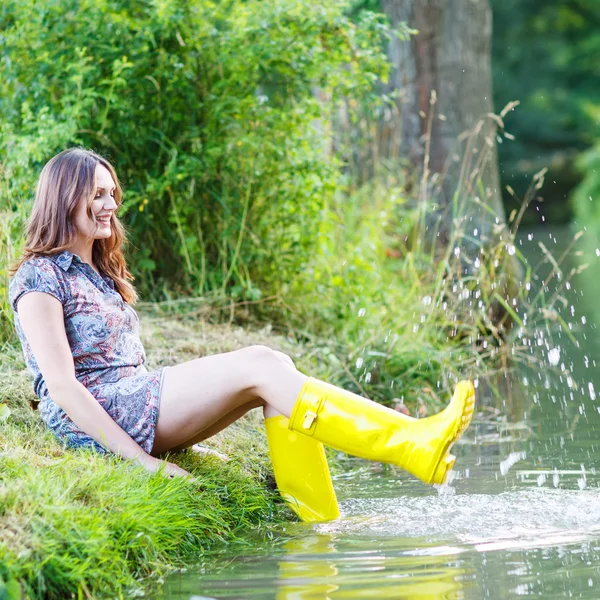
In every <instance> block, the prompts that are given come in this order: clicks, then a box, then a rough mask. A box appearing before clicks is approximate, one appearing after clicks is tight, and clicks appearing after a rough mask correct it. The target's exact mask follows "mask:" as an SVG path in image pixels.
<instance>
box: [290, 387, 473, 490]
mask: <svg viewBox="0 0 600 600" xmlns="http://www.w3.org/2000/svg"><path fill="white" fill-rule="evenodd" d="M474 405H475V389H474V388H473V384H472V382H470V381H461V382H459V383H458V384H457V385H456V388H455V391H454V396H453V397H452V400H451V401H450V404H449V405H448V406H447V407H446V408H445V409H444V410H443V411H442V412H440V413H438V414H437V415H434V416H432V417H427V418H424V419H413V418H412V417H408V416H406V415H403V414H401V413H399V412H396V411H395V410H392V409H391V408H386V407H385V406H382V405H381V404H377V403H376V402H372V401H371V400H367V399H366V398H362V397H361V396H357V395H356V394H353V393H352V392H348V391H346V390H343V389H341V388H338V387H336V386H333V385H330V384H328V383H325V382H323V381H319V380H318V379H313V378H309V379H308V380H307V381H306V383H305V384H304V387H303V388H302V390H301V391H300V394H299V395H298V399H297V400H296V404H295V405H294V409H293V411H292V414H291V416H290V422H289V427H290V429H292V430H294V431H299V432H302V433H304V434H305V435H309V436H312V437H313V438H314V439H315V440H319V441H320V442H323V443H324V444H327V445H328V446H332V447H333V448H337V449H338V450H342V451H343V452H347V453H348V454H353V455H355V456H359V457H361V458H367V459H370V460H376V461H381V462H387V463H391V464H394V465H397V466H399V467H402V468H403V469H405V470H406V471H408V472H409V473H412V474H413V475H415V476H416V477H418V478H419V479H421V480H422V481H424V482H425V483H444V482H445V481H446V477H447V474H448V472H449V471H450V470H451V469H452V467H453V466H454V460H455V457H454V456H453V455H452V454H450V453H449V450H450V447H451V446H452V444H454V442H456V440H457V439H458V438H459V437H460V436H461V434H462V433H463V431H464V430H465V429H466V428H467V427H468V426H469V423H470V422H471V418H472V416H473V408H474Z"/></svg>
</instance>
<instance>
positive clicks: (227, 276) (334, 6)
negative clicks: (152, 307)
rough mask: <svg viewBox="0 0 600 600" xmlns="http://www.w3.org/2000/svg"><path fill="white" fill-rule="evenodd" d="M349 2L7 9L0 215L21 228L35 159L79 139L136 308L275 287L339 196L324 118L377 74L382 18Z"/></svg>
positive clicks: (16, 4) (105, 2)
mask: <svg viewBox="0 0 600 600" xmlns="http://www.w3.org/2000/svg"><path fill="white" fill-rule="evenodd" d="M345 7H346V2H345V1H343V0H336V1H334V2H328V3H326V4H323V3H322V2H317V1H316V0H275V1H274V2H268V3H265V2H260V1H259V0H251V1H241V0H229V1H227V2H213V1H210V0H193V1H191V2H179V1H176V0H164V1H161V2H151V3H148V2H141V1H134V2H127V3H123V2H116V1H110V0H84V1H83V2H82V1H79V0H67V1H65V2H55V1H53V0H44V1H43V2H39V1H38V0H35V1H34V0H25V1H21V0H19V1H16V0H11V1H8V2H5V3H3V5H2V7H1V8H0V30H2V31H3V34H2V37H1V38H0V60H1V61H2V70H3V77H2V79H1V80H0V127H1V130H0V138H1V140H2V142H1V144H0V164H2V165H3V170H2V183H3V185H2V188H1V190H2V191H1V192H0V209H1V210H2V211H4V212H8V213H11V214H17V215H19V216H20V221H21V222H22V220H23V217H24V215H25V214H27V212H28V210H29V207H30V204H31V197H32V191H33V187H32V186H33V184H34V181H35V178H36V176H37V174H38V172H39V168H40V166H41V165H42V163H43V162H44V161H45V160H47V159H48V158H50V156H52V155H53V154H54V153H56V152H57V151H59V150H61V149H63V148H65V147H67V146H69V145H72V144H82V145H84V146H87V147H91V148H93V149H95V150H97V151H100V152H101V153H103V154H105V155H107V156H108V158H109V159H111V160H112V161H113V162H114V163H115V164H116V167H117V171H118V173H120V176H121V178H122V180H123V182H124V184H125V188H126V190H127V193H126V196H125V201H124V204H123V207H122V209H121V216H122V218H123V220H124V222H125V224H126V226H127V227H128V230H129V232H130V239H131V249H130V252H129V257H130V260H131V263H132V267H133V270H134V272H135V274H136V276H137V285H138V286H139V287H140V288H141V291H142V292H143V294H144V295H145V296H146V297H154V298H157V297H161V296H162V297H164V296H165V295H170V294H175V295H179V294H180V293H181V292H185V293H194V294H202V293H205V292H208V291H214V290H218V289H221V290H225V291H227V292H228V293H230V294H232V295H233V296H234V297H247V298H250V299H256V298H259V297H260V296H261V295H263V294H266V293H272V292H274V291H278V290H279V287H280V282H281V281H284V280H288V279H290V278H292V277H293V276H294V275H295V274H296V273H298V272H299V271H301V270H302V268H303V266H304V265H305V264H306V262H307V260H308V259H309V258H310V255H311V249H312V247H313V245H314V232H315V229H316V227H317V223H318V220H319V215H320V211H321V209H322V207H323V204H324V202H326V200H327V198H328V197H330V196H331V194H332V193H333V190H334V189H335V188H336V187H338V186H339V185H341V184H342V179H341V171H340V169H339V168H338V164H337V162H336V159H335V157H333V156H331V155H330V154H328V152H327V148H326V143H325V137H326V136H324V130H325V129H326V127H327V122H328V111H330V110H332V106H334V104H335V101H336V98H338V97H339V96H340V95H342V94H343V95H356V96H359V97H361V96H364V95H368V94H369V93H370V91H371V89H372V87H373V84H374V82H375V81H376V80H377V78H378V77H380V76H385V71H386V62H385V57H384V55H383V54H382V53H381V50H380V46H381V44H380V41H381V39H382V38H383V37H384V36H385V35H386V34H387V33H386V32H387V30H386V28H385V26H384V24H383V20H382V18H380V17H376V16H374V15H373V14H369V13H364V14H363V16H362V17H361V18H360V19H359V20H358V21H356V22H354V23H353V22H351V21H350V20H349V19H348V18H347V17H346V16H345V15H344V9H345ZM321 95H326V96H327V97H328V98H330V99H331V102H329V103H325V102H321V101H320V96H321ZM167 289H168V291H167Z"/></svg>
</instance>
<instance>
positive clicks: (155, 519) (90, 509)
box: [0, 315, 319, 598]
mask: <svg viewBox="0 0 600 600" xmlns="http://www.w3.org/2000/svg"><path fill="white" fill-rule="evenodd" d="M142 332H143V336H142V338H143V341H144V343H145V346H146V349H147V354H148V366H149V368H156V367H158V366H160V365H171V364H177V363H179V362H181V361H185V360H189V359H191V358H195V357H197V356H202V355H205V354H212V353H215V352H223V351H228V350H233V349H235V348H239V347H242V346H245V345H248V344H252V343H263V344H267V345H269V346H271V347H276V348H278V349H280V350H282V351H285V352H287V353H288V354H290V355H291V356H292V357H293V358H294V359H295V360H297V362H298V364H299V365H300V366H302V367H304V368H305V369H306V370H310V371H311V372H312V373H315V374H319V373H317V371H318V365H317V364H316V363H312V361H311V359H310V358H309V357H308V356H307V352H306V350H305V349H304V348H303V347H302V346H300V345H298V344H295V343H292V342H290V341H289V340H287V339H286V338H284V337H281V336H276V335H273V334H272V333H270V332H269V331H268V330H262V331H249V330H247V329H242V328H240V327H234V326H230V325H226V324H225V325H211V324H208V323H206V322H205V321H201V320H195V321H191V320H187V321H186V322H185V323H183V322H181V321H180V320H175V319H168V318H164V317H160V318H156V317H154V318H153V317H152V316H150V315H142ZM24 368H25V367H24V364H23V362H22V359H21V356H20V350H17V349H14V351H11V350H10V349H9V350H8V352H6V353H5V354H4V356H3V362H2V367H1V370H0V403H6V404H7V405H8V406H9V408H10V410H11V414H10V416H9V418H8V420H7V421H6V422H4V423H3V424H2V425H0V582H2V583H0V598H4V597H7V598H19V597H20V594H21V593H23V594H24V596H26V597H32V598H68V597H84V598H85V597H94V598H116V597H120V596H122V595H129V594H130V593H131V590H132V589H133V588H144V586H147V585H149V584H151V582H152V581H153V579H151V580H149V579H148V577H150V576H154V577H159V576H160V575H161V574H164V573H165V572H167V571H168V570H169V569H170V568H171V567H172V566H175V565H178V564H181V563H182V562H185V560H186V558H190V557H191V556H193V555H196V556H197V555H198V553H199V552H201V551H202V550H203V549H206V548H208V547H209V546H210V545H211V544H212V543H214V542H216V541H220V540H230V539H233V538H235V537H236V536H237V535H239V533H240V532H241V531H242V530H243V529H245V528H247V527H254V528H256V527H258V528H260V527H261V525H263V524H267V523H270V522H274V521H281V520H285V519H291V518H292V514H291V512H289V511H288V510H287V509H286V508H285V507H284V505H282V504H281V502H280V501H278V498H277V496H276V494H275V493H273V492H272V491H271V489H272V486H271V485H269V484H270V481H269V479H270V477H271V476H270V461H269V459H268V452H267V446H266V440H265V437H264V434H263V430H262V423H261V417H260V413H259V411H254V412H253V413H251V414H250V415H249V416H248V417H247V418H245V419H243V420H241V421H240V422H238V423H236V424H234V425H233V426H231V427H229V428H228V429H227V430H226V431H225V432H223V433H221V434H219V435H217V436H215V437H214V438H211V439H210V440H209V441H208V445H210V446H211V447H213V448H215V449H217V450H219V451H222V452H225V453H226V454H228V455H229V456H230V457H231V458H232V460H231V461H229V462H228V463H223V462H222V461H220V460H219V459H218V458H216V457H201V456H199V455H197V454H196V453H194V452H192V451H185V452H181V453H178V454H175V455H173V456H172V457H171V459H170V460H173V462H176V463H178V464H180V465H181V466H183V467H184V468H186V469H188V470H190V471H191V472H192V473H193V474H194V476H195V481H192V482H187V481H183V480H179V479H175V480H170V479H167V478H164V477H162V476H161V475H160V474H149V473H147V472H146V471H144V470H143V469H142V468H138V467H134V466H131V465H128V464H126V463H124V462H123V461H119V460H115V459H114V458H107V457H102V456H98V455H95V454H94V453H91V452H78V453H76V452H70V451H64V450H63V449H62V447H61V446H60V445H59V444H58V443H57V442H56V441H55V439H54V437H53V436H52V434H51V433H49V432H47V431H46V430H45V428H44V425H43V423H41V421H40V420H39V418H38V417H37V414H36V413H35V412H34V411H32V410H31V408H30V406H29V402H30V400H32V399H33V398H34V395H33V392H32V385H31V380H30V378H29V375H28V374H27V372H26V371H24Z"/></svg>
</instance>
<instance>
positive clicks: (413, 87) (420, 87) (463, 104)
mask: <svg viewBox="0 0 600 600" xmlns="http://www.w3.org/2000/svg"><path fill="white" fill-rule="evenodd" d="M381 4H382V9H383V11H384V12H385V13H386V15H387V16H388V18H389V19H390V20H391V22H392V25H393V26H394V27H396V26H397V25H398V24H399V23H400V22H402V21H404V22H406V24H407V25H408V26H409V27H410V28H413V29H417V30H418V31H419V33H418V34H417V35H413V36H412V37H411V39H410V41H408V42H405V41H401V40H400V39H393V40H392V41H391V43H390V45H389V49H388V55H389V58H390V61H391V63H392V72H391V74H390V78H389V81H388V83H387V84H386V86H385V88H386V89H384V90H383V92H384V93H390V92H392V91H393V90H398V91H399V97H398V98H397V99H396V108H397V113H396V115H395V116H394V117H392V118H389V119H388V120H387V121H386V122H382V123H381V124H380V136H379V148H380V150H379V151H380V153H381V154H382V155H383V156H387V157H391V158H394V157H399V158H401V159H404V160H408V161H409V163H410V165H411V166H412V167H413V169H412V172H413V173H416V174H418V177H419V179H420V182H419V183H418V188H419V193H418V196H419V204H420V206H421V207H422V208H425V207H424V206H423V205H424V204H428V205H429V206H427V208H428V209H430V208H431V202H436V203H437V205H438V206H439V207H440V208H441V209H442V210H443V209H449V208H452V206H453V203H458V206H460V207H462V208H461V209H460V210H458V211H457V210H456V208H457V205H456V204H454V212H453V215H454V219H453V220H452V219H448V218H442V219H438V223H437V225H436V227H438V226H439V227H440V238H441V239H440V241H442V242H443V241H447V237H448V234H449V232H450V228H451V226H452V225H451V223H454V225H456V224H457V219H458V220H463V219H466V220H467V221H472V227H471V223H466V229H467V230H468V233H469V234H471V235H472V234H473V231H475V230H476V234H475V236H476V237H480V236H481V238H480V239H481V240H482V241H485V240H486V238H487V239H490V238H493V237H495V236H494V235H493V225H494V223H495V219H496V218H497V219H499V220H501V221H504V219H505V217H504V209H503V205H502V199H501V194H500V186H499V175H498V159H497V152H496V122H495V120H494V119H493V118H490V117H489V116H488V115H489V114H490V113H492V112H493V104H492V84H491V69H490V43H491V33H492V14H491V10H490V6H489V3H488V0H382V1H381ZM469 132H471V134H469ZM482 163H484V164H482ZM476 170H478V173H479V177H480V178H481V182H482V184H483V186H482V187H483V190H484V191H482V190H481V189H479V187H480V186H478V185H477V184H476V182H475V181H474V180H472V179H471V177H472V175H473V174H474V173H475V172H476ZM457 192H458V193H457ZM415 195H416V194H415ZM475 197H477V198H479V199H480V200H481V201H482V202H481V203H479V204H478V203H477V202H471V201H470V200H471V199H473V198H475ZM483 205H485V206H483ZM486 206H487V208H488V209H490V208H491V209H492V211H493V213H494V214H490V211H489V210H486ZM428 214H431V213H430V211H429V210H428ZM463 223H464V221H463Z"/></svg>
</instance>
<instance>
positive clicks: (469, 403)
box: [429, 381, 475, 485]
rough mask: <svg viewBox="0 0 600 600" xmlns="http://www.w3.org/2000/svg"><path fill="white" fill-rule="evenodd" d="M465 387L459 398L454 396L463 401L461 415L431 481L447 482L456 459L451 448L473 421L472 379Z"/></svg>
mask: <svg viewBox="0 0 600 600" xmlns="http://www.w3.org/2000/svg"><path fill="white" fill-rule="evenodd" d="M461 383H464V382H459V383H458V384H457V389H456V391H455V394H456V393H459V389H458V386H460V385H461ZM465 387H466V389H465V390H464V392H462V393H461V395H460V396H459V398H452V402H461V403H462V408H461V417H460V419H456V421H455V430H454V432H453V433H452V434H450V435H449V436H448V440H447V441H446V443H445V444H444V446H443V449H442V452H441V453H440V458H439V460H438V463H437V465H436V467H435V469H434V471H433V477H432V479H431V481H430V482H429V483H432V484H438V485H441V484H443V483H445V482H446V479H447V478H448V473H449V472H450V471H451V470H452V467H453V466H454V463H455V461H456V457H455V456H454V455H453V454H450V449H451V448H452V446H453V445H454V444H455V442H456V441H457V440H458V438H460V436H461V435H462V434H463V433H464V432H465V430H466V429H467V427H468V426H469V424H470V423H471V419H472V418H473V412H474V409H475V388H474V387H473V383H472V382H470V381H469V382H468V383H467V385H466V386H465Z"/></svg>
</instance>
